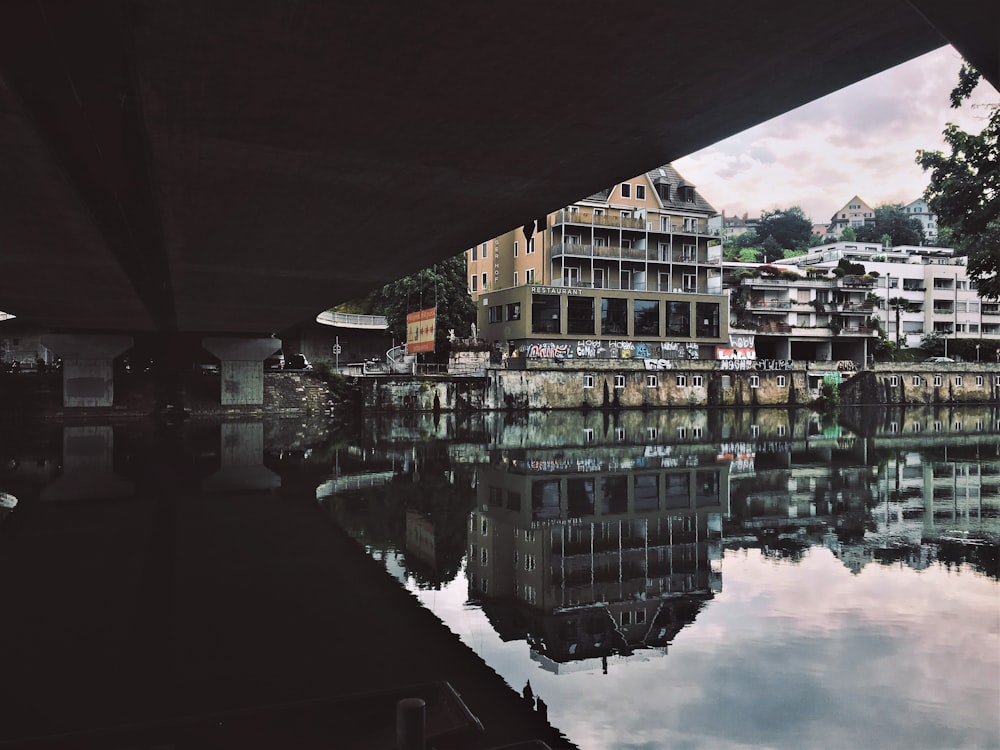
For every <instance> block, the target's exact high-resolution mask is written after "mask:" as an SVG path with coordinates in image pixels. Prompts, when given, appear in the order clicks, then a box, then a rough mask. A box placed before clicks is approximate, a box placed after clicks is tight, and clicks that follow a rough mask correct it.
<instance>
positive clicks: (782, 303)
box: [747, 298, 792, 310]
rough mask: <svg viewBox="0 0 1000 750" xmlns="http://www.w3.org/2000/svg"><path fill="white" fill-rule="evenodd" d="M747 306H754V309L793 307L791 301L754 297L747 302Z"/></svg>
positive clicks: (785, 308)
mask: <svg viewBox="0 0 1000 750" xmlns="http://www.w3.org/2000/svg"><path fill="white" fill-rule="evenodd" d="M747 306H748V307H751V308H753V309H754V310H791V309H792V303H791V302H788V301H786V300H778V299H771V300H765V299H759V298H754V299H751V300H750V302H749V303H747Z"/></svg>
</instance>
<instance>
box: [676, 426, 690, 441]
mask: <svg viewBox="0 0 1000 750" xmlns="http://www.w3.org/2000/svg"><path fill="white" fill-rule="evenodd" d="M687 436H688V431H687V427H678V428H677V439H678V440H686V439H687Z"/></svg>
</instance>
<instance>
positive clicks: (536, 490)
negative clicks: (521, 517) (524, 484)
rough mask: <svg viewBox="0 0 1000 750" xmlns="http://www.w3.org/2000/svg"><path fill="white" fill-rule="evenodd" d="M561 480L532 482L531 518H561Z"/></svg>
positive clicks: (535, 519) (537, 519) (538, 519)
mask: <svg viewBox="0 0 1000 750" xmlns="http://www.w3.org/2000/svg"><path fill="white" fill-rule="evenodd" d="M559 513H560V511H559V480H558V479H554V480H544V481H538V482H532V484H531V518H532V520H534V521H540V520H544V519H548V518H559Z"/></svg>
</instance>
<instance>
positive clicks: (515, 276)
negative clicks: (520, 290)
mask: <svg viewBox="0 0 1000 750" xmlns="http://www.w3.org/2000/svg"><path fill="white" fill-rule="evenodd" d="M514 286H517V271H514Z"/></svg>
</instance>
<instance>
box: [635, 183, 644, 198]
mask: <svg viewBox="0 0 1000 750" xmlns="http://www.w3.org/2000/svg"><path fill="white" fill-rule="evenodd" d="M635 199H636V200H637V201H644V200H646V186H645V185H636V186H635Z"/></svg>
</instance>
